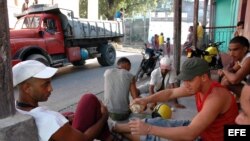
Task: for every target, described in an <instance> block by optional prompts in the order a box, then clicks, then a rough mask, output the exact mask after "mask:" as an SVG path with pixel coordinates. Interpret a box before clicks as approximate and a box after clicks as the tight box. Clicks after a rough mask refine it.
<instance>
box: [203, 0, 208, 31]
mask: <svg viewBox="0 0 250 141" xmlns="http://www.w3.org/2000/svg"><path fill="white" fill-rule="evenodd" d="M208 1H209V0H204V9H203V21H202V25H203V26H206V25H207V7H208Z"/></svg>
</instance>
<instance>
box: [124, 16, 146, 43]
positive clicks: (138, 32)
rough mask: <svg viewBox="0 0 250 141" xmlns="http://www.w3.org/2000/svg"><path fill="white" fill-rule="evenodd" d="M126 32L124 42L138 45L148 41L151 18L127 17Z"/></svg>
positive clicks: (125, 22)
mask: <svg viewBox="0 0 250 141" xmlns="http://www.w3.org/2000/svg"><path fill="white" fill-rule="evenodd" d="M124 25H125V34H124V38H123V44H125V45H126V44H127V45H138V44H143V43H144V42H147V39H148V29H149V19H148V18H127V19H125V20H124Z"/></svg>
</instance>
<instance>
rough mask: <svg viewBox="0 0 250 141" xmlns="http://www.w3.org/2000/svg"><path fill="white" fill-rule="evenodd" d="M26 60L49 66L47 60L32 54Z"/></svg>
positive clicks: (39, 55)
mask: <svg viewBox="0 0 250 141" xmlns="http://www.w3.org/2000/svg"><path fill="white" fill-rule="evenodd" d="M26 60H37V61H39V62H41V63H43V64H44V65H46V66H50V63H49V61H48V59H47V58H46V57H44V56H43V55H41V54H32V55H30V56H28V57H27V59H26Z"/></svg>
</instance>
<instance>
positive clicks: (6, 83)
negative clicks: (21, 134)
mask: <svg viewBox="0 0 250 141" xmlns="http://www.w3.org/2000/svg"><path fill="white" fill-rule="evenodd" d="M0 19H1V20H0V119H3V118H6V117H8V116H10V115H14V114H15V111H16V110H15V106H14V95H13V83H12V69H11V64H10V44H9V22H8V21H9V20H8V13H7V0H0Z"/></svg>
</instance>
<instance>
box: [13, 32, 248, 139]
mask: <svg viewBox="0 0 250 141" xmlns="http://www.w3.org/2000/svg"><path fill="white" fill-rule="evenodd" d="M248 50H249V42H248V40H247V39H246V38H245V37H243V36H237V37H234V38H233V39H232V40H231V41H230V44H229V54H230V55H231V56H232V58H233V64H232V65H230V66H229V67H225V68H224V69H222V70H219V71H218V74H219V75H220V76H221V77H223V78H222V81H221V83H220V82H216V81H214V80H212V79H211V77H210V70H209V66H208V63H207V62H206V61H204V60H203V59H201V58H195V57H194V58H189V59H187V60H185V61H184V62H183V64H182V66H181V72H180V73H179V74H178V75H176V72H175V69H174V68H173V65H172V62H171V59H170V58H168V57H164V58H162V59H161V60H160V67H159V68H157V69H155V70H154V71H153V72H152V74H151V80H150V82H149V84H146V85H144V89H145V87H146V89H148V92H149V96H146V97H142V96H141V95H140V94H141V93H142V91H143V90H142V89H141V88H137V86H136V82H135V78H134V76H133V75H132V74H131V73H130V72H129V70H130V69H131V62H130V61H129V59H128V58H126V57H122V58H120V59H119V60H118V61H117V67H116V68H113V69H108V70H106V71H105V73H104V102H102V101H100V100H98V98H97V97H96V96H95V95H94V94H84V95H83V96H82V98H81V99H80V101H79V102H78V105H77V108H76V111H75V112H74V114H73V115H71V114H61V113H59V112H55V111H51V110H49V109H47V108H45V107H40V106H39V102H44V101H47V100H48V98H49V96H50V95H51V92H52V91H53V88H52V85H51V79H52V77H53V76H54V75H55V74H56V72H57V70H58V69H57V68H52V67H48V66H45V65H44V64H42V63H40V62H38V61H35V60H27V61H23V62H20V63H18V64H16V65H15V66H13V68H12V71H13V84H14V86H16V87H18V90H19V96H18V98H17V99H16V109H17V110H18V111H19V112H20V113H23V114H28V115H31V116H33V117H34V119H35V122H36V125H37V128H38V133H39V140H40V141H48V140H49V141H83V140H94V139H98V140H105V141H109V140H110V141H111V140H115V136H114V135H113V133H119V134H121V135H122V136H123V137H125V138H127V139H129V140H134V141H137V140H147V141H150V140H152V141H155V140H157V141H158V140H161V139H163V138H165V139H169V140H200V139H201V140H202V141H212V140H215V141H223V138H224V125H228V124H235V123H237V124H250V102H249V99H250V93H249V91H250V86H249V84H248V83H247V82H248V79H249V74H250V58H249V56H250V55H249V53H248ZM177 79H179V80H181V81H182V84H181V86H180V87H177V86H176V85H175V83H176V82H177ZM242 81H244V82H245V83H244V84H242V83H241V82H242ZM238 85H241V86H240V89H239V90H240V91H234V90H233V89H231V87H233V86H238ZM243 85H244V86H243ZM242 87H244V88H243V89H242ZM241 89H242V91H241ZM237 90H238V89H237ZM234 94H236V95H237V96H236V97H235V96H234ZM130 95H131V97H132V102H130V100H129V96H130ZM187 96H195V102H196V107H197V110H198V113H197V114H196V115H195V116H194V118H193V119H192V120H174V119H162V118H160V117H157V118H145V119H135V120H130V121H129V122H127V123H117V122H115V121H123V120H127V119H128V118H129V115H130V113H131V112H130V109H129V106H130V105H134V104H139V105H142V107H147V106H149V107H150V108H153V107H154V106H155V105H156V103H157V102H167V101H169V100H171V99H174V100H175V106H176V107H177V108H185V106H184V105H181V104H179V103H178V101H177V98H180V97H187ZM237 98H239V101H240V104H241V112H240V113H239V107H238V105H237ZM110 119H111V120H110ZM108 121H109V124H108Z"/></svg>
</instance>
